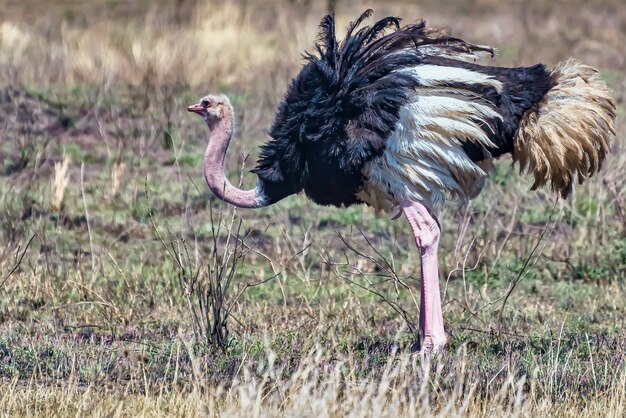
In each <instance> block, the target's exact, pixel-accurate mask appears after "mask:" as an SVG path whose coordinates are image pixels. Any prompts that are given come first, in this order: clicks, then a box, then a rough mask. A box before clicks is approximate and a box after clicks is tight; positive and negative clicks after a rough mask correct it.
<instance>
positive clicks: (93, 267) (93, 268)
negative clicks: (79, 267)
mask: <svg viewBox="0 0 626 418" xmlns="http://www.w3.org/2000/svg"><path fill="white" fill-rule="evenodd" d="M84 177H85V163H84V162H82V163H80V193H81V195H82V197H83V207H84V208H85V221H86V222H87V233H88V234H89V248H90V250H91V283H92V284H93V283H94V282H95V280H96V257H95V253H94V250H93V236H92V234H91V224H90V222H89V211H88V210H87V199H86V198H85V182H84Z"/></svg>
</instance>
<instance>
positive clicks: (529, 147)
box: [513, 59, 615, 198]
mask: <svg viewBox="0 0 626 418" xmlns="http://www.w3.org/2000/svg"><path fill="white" fill-rule="evenodd" d="M551 77H552V78H553V80H554V83H553V87H552V88H551V89H550V90H549V91H548V92H547V93H546V95H545V96H544V97H543V99H542V100H541V101H539V103H537V105H535V106H533V107H532V108H530V109H529V110H528V111H526V113H525V114H524V116H523V118H522V120H521V121H520V124H519V128H518V130H517V132H516V137H515V141H514V144H515V148H514V151H513V160H514V161H517V162H519V166H520V172H530V173H533V175H534V177H535V182H534V184H533V186H532V189H533V190H534V189H536V188H537V187H539V186H542V185H544V184H547V183H549V184H550V185H551V187H552V189H553V190H554V191H555V192H559V193H560V194H561V196H562V197H564V198H565V197H567V196H568V195H569V194H570V193H571V192H572V189H573V183H574V181H575V180H576V179H578V182H579V183H582V182H583V181H584V180H585V179H586V178H588V177H591V176H592V175H593V174H595V173H596V172H597V171H598V170H599V169H600V167H601V166H602V162H603V161H604V159H605V157H606V155H607V153H608V152H609V148H610V144H611V138H612V136H614V135H615V100H614V99H613V97H612V95H611V92H610V90H609V89H608V87H607V86H606V84H605V83H604V82H603V81H602V80H601V79H600V77H599V75H598V72H597V70H595V69H593V68H591V67H588V66H585V65H582V64H580V63H578V62H577V61H575V60H572V59H570V60H567V61H565V62H563V63H561V64H560V65H558V66H557V67H556V68H555V69H554V70H553V71H552V73H551Z"/></svg>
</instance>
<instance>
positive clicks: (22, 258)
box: [0, 234, 35, 289]
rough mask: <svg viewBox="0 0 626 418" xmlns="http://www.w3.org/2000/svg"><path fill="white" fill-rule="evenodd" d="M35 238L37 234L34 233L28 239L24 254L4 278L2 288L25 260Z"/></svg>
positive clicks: (0, 285)
mask: <svg viewBox="0 0 626 418" xmlns="http://www.w3.org/2000/svg"><path fill="white" fill-rule="evenodd" d="M34 239H35V235H34V234H33V236H32V237H30V239H29V240H28V243H27V244H26V247H24V251H22V254H21V255H20V256H19V258H18V260H17V263H15V265H14V266H13V268H12V269H11V271H9V273H8V274H7V275H6V276H5V277H4V279H3V280H2V283H0V289H1V288H2V287H4V284H5V283H6V281H7V280H8V279H9V277H11V275H12V274H13V273H15V271H16V270H17V269H18V268H19V267H20V264H22V260H24V256H26V251H28V247H30V244H31V243H32V242H33V240H34Z"/></svg>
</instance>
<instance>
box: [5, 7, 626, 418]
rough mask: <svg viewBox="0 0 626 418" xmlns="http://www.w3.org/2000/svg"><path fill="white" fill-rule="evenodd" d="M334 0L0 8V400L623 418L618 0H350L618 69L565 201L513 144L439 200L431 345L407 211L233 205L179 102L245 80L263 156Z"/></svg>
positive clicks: (245, 149) (625, 312)
mask: <svg viewBox="0 0 626 418" xmlns="http://www.w3.org/2000/svg"><path fill="white" fill-rule="evenodd" d="M332 3H333V2H327V1H319V2H316V1H306V0H292V1H287V0H284V1H283V0H275V1H267V2H265V1H233V2H217V1H202V0H177V1H172V2H166V1H154V2H149V1H132V2H122V1H115V0H94V1H91V2H87V1H70V0H62V1H56V2H43V1H34V0H24V1H21V2H15V1H5V2H3V4H2V7H0V124H1V125H2V130H1V136H0V224H1V225H0V226H1V228H0V294H1V297H0V380H1V381H0V416H113V417H116V416H152V417H154V416H181V417H182V416H185V417H187V416H245V417H248V416H294V417H295V416H328V417H340V416H372V417H380V416H390V417H396V416H415V417H423V416H503V415H513V416H576V417H578V416H588V417H596V416H615V417H618V416H623V411H624V409H626V357H625V356H626V354H625V353H626V330H625V325H626V319H625V318H626V302H625V300H626V299H625V298H626V281H625V276H626V154H625V152H626V121H625V119H624V97H625V96H626V6H625V5H624V4H623V3H622V2H621V1H618V0H614V1H613V0H606V1H601V0H594V1H588V2H582V1H577V0H571V1H557V2H547V1H538V0H530V1H502V2H499V1H494V0H473V1H470V0H467V1H447V2H443V3H441V2H435V1H423V2H412V1H409V0H406V1H379V2H377V1H362V0H338V1H337V2H334V3H335V6H334V7H335V8H336V14H337V18H338V21H339V22H340V24H339V25H338V28H339V29H338V30H339V33H340V34H341V31H342V30H343V29H342V28H343V27H344V26H345V25H347V23H348V22H349V21H350V20H351V19H353V18H355V17H356V16H357V15H359V14H360V13H361V12H362V11H363V10H364V9H365V8H367V7H372V8H374V10H375V16H376V17H381V16H386V15H389V14H395V15H399V16H401V17H403V18H404V19H405V21H414V20H417V19H420V18H424V19H426V20H427V21H428V22H429V24H430V25H431V26H434V27H440V28H443V29H444V30H446V31H447V32H449V33H451V34H453V35H454V36H458V37H462V38H465V39H467V40H468V41H471V42H474V43H479V44H489V45H492V46H495V47H497V48H498V50H499V54H498V56H497V57H496V58H495V59H493V60H491V59H489V60H487V62H486V63H487V64H492V65H509V66H518V65H530V64H534V63H537V62H543V63H545V64H547V65H550V66H552V65H556V64H557V63H558V62H559V61H561V60H563V59H565V58H567V57H569V56H574V57H576V58H577V59H579V60H581V61H583V62H585V63H587V64H589V65H592V66H595V67H597V68H599V69H600V71H601V73H602V75H603V77H604V79H605V80H606V81H607V83H608V84H609V85H610V87H611V88H612V89H613V91H614V92H615V96H616V98H617V102H618V134H617V138H616V140H615V143H614V146H613V151H612V155H611V156H610V158H609V159H608V161H607V162H606V164H605V166H604V167H603V170H602V171H601V173H600V174H599V175H598V176H596V177H594V178H592V179H591V180H590V181H588V182H586V183H585V184H584V185H582V186H579V187H577V189H576V193H575V195H574V196H573V197H572V198H570V199H568V200H567V201H562V200H558V199H557V198H556V197H555V196H554V195H553V194H552V193H550V191H549V190H546V189H542V190H537V191H529V187H530V185H531V184H532V179H531V178H529V177H524V176H519V175H518V172H517V171H518V167H515V166H511V161H510V158H502V159H501V160H500V161H499V162H498V164H497V167H496V170H495V172H494V174H493V176H492V177H491V179H490V181H489V183H488V185H487V187H486V188H485V190H484V191H483V193H482V194H481V195H480V196H479V197H478V198H476V199H475V200H473V201H470V202H468V203H466V204H460V203H458V202H448V203H447V204H446V205H445V206H444V207H443V208H442V209H441V211H440V214H441V216H440V219H441V222H442V228H443V236H442V245H441V250H440V261H441V266H440V269H441V271H440V274H441V287H442V290H443V292H444V317H445V319H446V324H447V331H448V334H449V339H448V344H447V346H446V350H445V351H444V352H443V353H441V354H439V355H436V356H431V357H423V356H420V354H419V353H416V352H415V326H416V323H417V318H418V305H417V303H416V301H417V300H418V296H419V282H418V277H419V257H418V254H417V251H416V249H415V247H414V243H413V238H412V237H411V235H410V230H409V227H408V224H407V223H406V222H405V221H404V219H402V218H400V219H398V220H392V216H393V214H384V213H376V212H374V211H373V210H371V209H369V208H366V207H360V206H356V207H350V208H343V209H337V208H332V207H320V206H314V205H313V204H312V203H310V202H308V201H307V200H306V198H305V197H304V196H295V197H292V198H290V199H286V200H284V201H281V202H280V203H278V204H276V205H274V206H271V207H268V208H265V209H261V210H258V211H251V210H233V209H232V208H230V207H228V206H227V205H225V204H223V203H222V202H219V201H217V200H216V199H215V198H214V197H213V196H212V195H211V193H210V192H209V190H208V188H207V187H206V186H205V184H204V180H203V178H202V175H201V166H202V157H203V153H204V147H205V146H206V140H207V137H208V135H207V132H206V127H205V125H204V124H203V123H202V122H201V121H200V119H198V118H196V117H193V116H192V115H189V114H188V113H187V111H186V107H187V105H189V104H192V103H194V102H196V101H197V99H198V98H199V97H201V96H203V95H205V94H206V93H209V92H222V93H226V94H228V95H229V97H230V99H231V101H232V103H233V105H234V106H235V110H236V116H237V127H236V133H235V137H234V139H233V142H232V144H231V149H230V151H229V155H228V161H229V167H230V173H229V174H230V178H231V179H232V181H233V182H236V179H240V181H241V182H242V183H243V184H244V185H245V186H250V185H252V184H253V183H254V178H253V176H252V175H250V174H248V170H249V169H250V168H251V167H252V166H253V165H254V161H255V159H256V157H257V156H258V145H260V144H261V143H263V141H265V140H266V138H267V136H266V131H267V130H268V129H269V127H270V124H271V122H272V119H273V115H274V110H275V108H276V106H277V104H278V103H279V101H280V99H281V97H282V95H283V92H284V91H285V89H286V86H287V85H288V83H289V80H290V79H291V77H292V76H293V75H295V74H296V73H297V71H298V69H299V67H300V66H301V65H302V62H303V60H302V57H301V54H302V52H303V51H304V50H306V49H308V50H312V47H313V43H314V41H315V37H316V36H317V24H318V22H319V20H320V19H321V17H322V16H323V14H324V13H325V12H326V10H327V8H328V7H329V5H330V4H332Z"/></svg>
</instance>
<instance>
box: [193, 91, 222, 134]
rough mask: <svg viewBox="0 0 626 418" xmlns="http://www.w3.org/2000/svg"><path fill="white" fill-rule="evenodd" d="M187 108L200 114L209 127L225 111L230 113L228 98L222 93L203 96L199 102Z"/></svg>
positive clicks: (213, 124)
mask: <svg viewBox="0 0 626 418" xmlns="http://www.w3.org/2000/svg"><path fill="white" fill-rule="evenodd" d="M187 110H188V111H190V112H193V113H197V114H198V115H200V116H202V119H204V121H205V122H206V123H207V125H209V127H212V126H215V124H216V123H218V122H219V121H220V120H221V119H222V118H223V117H224V116H225V115H226V114H227V113H229V114H231V115H232V106H231V104H230V100H228V97H226V96H224V95H223V94H209V95H207V96H204V97H203V98H202V100H200V102H199V103H196V104H194V105H191V106H189V107H188V108H187Z"/></svg>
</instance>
